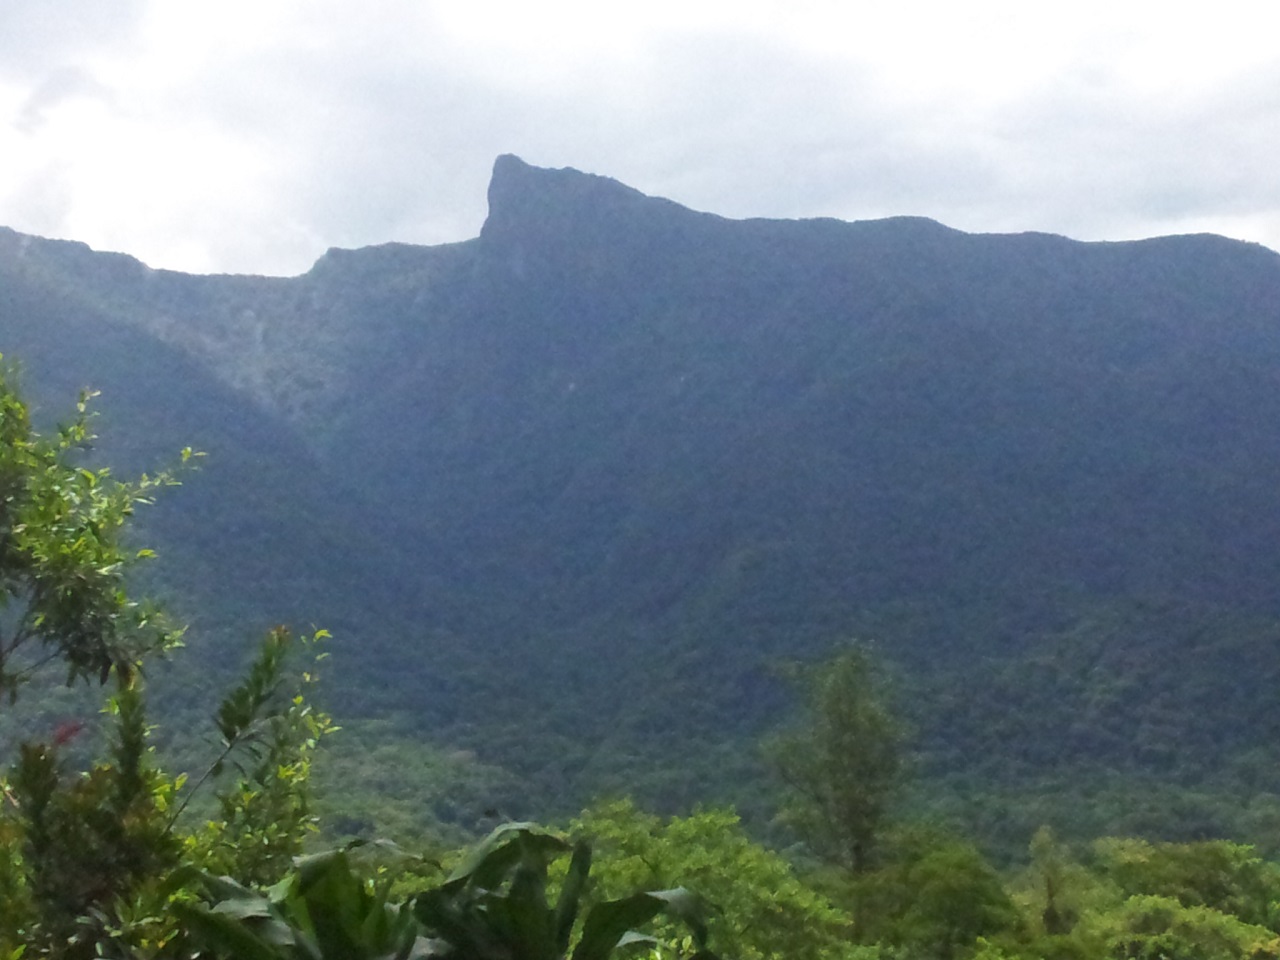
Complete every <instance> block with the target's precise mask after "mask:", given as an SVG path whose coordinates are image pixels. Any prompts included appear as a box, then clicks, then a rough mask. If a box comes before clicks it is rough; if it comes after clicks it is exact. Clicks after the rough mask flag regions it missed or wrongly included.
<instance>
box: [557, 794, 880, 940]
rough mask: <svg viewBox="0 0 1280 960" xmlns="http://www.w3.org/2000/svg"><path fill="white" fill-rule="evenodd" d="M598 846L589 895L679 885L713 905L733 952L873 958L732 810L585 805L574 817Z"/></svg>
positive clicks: (841, 915) (840, 917)
mask: <svg viewBox="0 0 1280 960" xmlns="http://www.w3.org/2000/svg"><path fill="white" fill-rule="evenodd" d="M572 830H573V832H575V833H581V834H582V835H584V836H586V837H588V838H590V840H591V843H592V845H593V848H594V850H595V853H596V869H595V872H594V878H595V883H596V886H595V889H594V893H593V895H595V896H621V895H622V894H623V893H624V892H625V891H628V890H634V889H636V888H650V887H666V886H671V885H673V884H675V883H677V882H680V883H686V884H688V885H689V886H691V887H693V888H694V889H696V890H697V891H698V892H699V893H700V894H702V895H703V896H705V897H706V898H707V899H708V900H710V901H711V902H712V903H714V904H715V905H716V906H717V907H718V908H719V912H718V913H717V914H716V915H715V916H712V917H711V918H709V919H708V927H709V929H710V931H711V934H712V937H713V939H714V941H715V944H716V946H717V948H718V949H719V950H720V951H721V952H722V953H723V954H724V955H725V956H731V957H736V958H738V960H764V958H767V957H788V958H792V960H819V958H830V960H836V958H841V957H847V958H854V957H862V958H868V960H869V958H872V957H874V956H876V951H875V950H874V949H873V948H867V947H858V946H856V945H854V944H853V943H852V942H851V941H850V935H851V933H852V918H851V917H850V916H849V915H848V914H847V913H845V912H843V911H842V910H840V909H838V908H836V907H835V906H833V905H832V904H831V902H830V901H829V900H828V899H827V898H826V897H824V896H823V895H822V894H820V893H818V892H817V891H816V890H814V889H812V888H810V887H809V886H807V885H806V884H805V883H804V882H803V881H802V880H801V879H800V878H799V877H797V876H796V873H795V871H794V870H793V869H792V867H791V865H790V864H789V863H788V862H787V861H786V860H785V859H784V858H783V857H782V856H780V855H779V854H777V853H775V852H773V851H771V850H769V849H767V848H765V847H763V846H761V845H760V844H758V843H756V842H755V841H753V840H752V839H751V838H750V837H749V836H748V835H747V833H746V831H745V830H744V829H743V828H742V824H741V823H740V822H739V820H738V817H737V815H736V814H735V813H733V811H731V810H699V811H696V812H694V813H693V814H691V815H689V816H687V817H671V818H670V819H666V820H664V819H662V818H659V817H656V816H653V815H652V814H648V813H645V812H643V811H641V810H638V809H636V807H635V805H634V804H633V803H632V802H631V801H630V800H618V801H614V802H611V803H605V804H600V805H597V806H594V807H591V808H589V809H587V810H585V811H583V813H582V815H581V817H580V818H579V819H578V820H575V821H574V823H573V825H572Z"/></svg>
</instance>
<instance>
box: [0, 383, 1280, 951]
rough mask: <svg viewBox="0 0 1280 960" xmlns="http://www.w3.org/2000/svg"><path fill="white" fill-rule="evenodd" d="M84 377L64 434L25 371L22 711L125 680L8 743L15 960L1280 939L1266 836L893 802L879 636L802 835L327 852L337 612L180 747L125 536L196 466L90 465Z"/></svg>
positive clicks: (2, 639) (622, 824)
mask: <svg viewBox="0 0 1280 960" xmlns="http://www.w3.org/2000/svg"><path fill="white" fill-rule="evenodd" d="M85 402H86V401H85V399H84V398H82V400H81V403H80V405H79V408H78V410H77V415H76V417H75V419H74V420H73V421H72V422H71V423H70V424H69V425H67V426H65V427H63V428H61V429H60V430H59V431H58V432H57V433H56V435H52V436H47V437H46V436H42V435H40V434H38V433H37V432H36V431H34V430H33V429H32V427H31V424H30V420H29V416H28V411H27V409H26V406H25V405H24V404H23V402H22V400H21V398H20V397H19V396H18V395H17V394H16V393H15V391H14V389H13V385H12V374H11V373H10V372H8V371H4V372H3V373H0V583H2V589H0V597H3V614H2V616H0V685H2V689H3V692H4V694H5V703H4V707H3V709H4V710H5V711H6V712H7V713H8V714H9V717H8V718H7V719H10V720H12V719H13V718H14V717H15V716H16V717H18V718H21V711H23V710H24V709H25V708H28V707H30V706H31V705H32V702H33V700H38V696H37V689H36V688H38V686H39V684H41V683H42V682H44V681H46V680H47V679H48V678H49V677H50V676H52V677H53V678H54V679H56V680H60V681H65V682H67V683H69V684H86V685H90V686H92V685H96V686H98V687H99V688H101V689H102V690H103V691H104V693H105V695H106V696H105V704H104V709H103V718H102V721H101V724H100V726H101V728H102V729H101V732H100V735H95V733H94V731H93V730H91V729H80V728H78V727H76V726H74V725H69V724H62V725H52V726H50V725H49V724H48V722H47V720H48V718H47V717H45V716H42V715H39V714H37V715H35V716H36V719H34V720H33V721H32V722H31V723H29V724H27V725H26V730H27V731H28V733H29V734H32V735H31V736H29V737H28V739H26V740H24V741H23V742H21V743H19V744H16V745H15V746H13V747H12V748H10V747H6V750H10V749H11V750H12V753H11V755H10V756H7V757H6V758H5V759H6V761H7V763H8V767H7V771H6V773H5V775H4V777H3V781H2V782H0V787H2V789H3V801H2V802H0V905H2V908H0V958H5V960H17V958H19V957H41V956H48V957H67V958H80V957H98V956H107V957H197V956H203V957H236V958H244V957H247V958H262V960H274V958H284V957H290V958H292V957H299V958H301V957H306V958H329V957H343V958H358V957H406V958H408V957H431V956H438V957H458V958H494V960H498V958H515V957H519V958H529V960H556V958H561V957H571V958H573V960H604V958H606V957H608V956H609V955H611V954H612V953H613V952H614V951H615V950H619V949H633V950H642V951H643V950H648V951H650V952H651V953H653V954H655V955H662V956H678V955H688V956H695V957H696V956H708V953H707V945H708V944H710V945H712V946H714V948H715V949H716V950H717V952H718V953H720V954H723V955H725V956H734V957H742V958H764V957H797V958H822V957H832V958H837V957H839V958H855V957H857V958H872V957H886V958H898V957H901V958H914V957H922V958H923V957H941V958H962V957H963V958H982V960H996V958H1016V957H1027V958H1031V957H1055V958H1058V957H1061V958H1091V957H1099V958H1103V957H1105V958H1117V960H1119V958H1148V957H1150V958H1155V957H1168V958H1196V960H1199V958H1205V960H1208V958H1218V957H1239V958H1265V957H1280V867H1277V865H1276V864H1274V863H1271V862H1268V861H1266V860H1264V859H1263V858H1261V857H1260V856H1258V855H1257V854H1256V852H1255V851H1254V850H1253V849H1252V848H1250V847H1247V846H1243V845H1237V844H1232V843H1228V842H1225V841H1205V842H1200V843H1190V844H1153V843H1149V842H1145V841H1141V840H1126V839H1105V840H1100V841H1097V842H1096V843H1095V844H1093V846H1092V847H1091V848H1090V849H1089V850H1087V851H1085V852H1084V853H1081V852H1080V851H1075V850H1072V849H1069V848H1068V847H1066V846H1065V845H1063V844H1060V843H1059V842H1057V841H1056V840H1055V839H1054V837H1053V835H1052V834H1051V833H1050V832H1049V831H1047V830H1042V831H1040V832H1038V833H1037V834H1036V835H1035V837H1034V838H1033V839H1032V841H1031V846H1030V850H1029V856H1028V858H1027V861H1026V864H1025V866H1024V867H1022V868H1021V869H1020V870H1019V871H1017V872H1015V873H1012V874H1008V875H1001V874H1000V873H998V872H997V870H996V869H995V868H994V867H993V866H992V865H991V864H990V863H989V862H988V861H987V860H986V859H985V858H984V856H983V854H982V853H981V851H979V850H978V849H977V848H976V847H975V846H974V845H973V844H972V843H970V842H968V841H967V840H966V839H964V838H963V837H960V836H956V835H953V834H950V833H947V832H945V831H943V830H940V829H937V828H934V827H931V826H930V825H928V824H924V823H912V822H909V821H907V820H904V819H903V818H902V817H900V816H896V815H895V814H896V812H897V811H898V810H900V809H901V805H900V803H899V802H898V799H897V798H898V797H899V795H900V788H901V784H902V780H903V776H904V763H903V760H904V754H903V749H904V747H903V737H902V731H901V728H900V726H899V725H898V723H897V722H896V720H895V719H894V717H893V714H892V712H891V710H890V709H889V707H888V700H887V698H886V695H885V692H884V689H883V684H882V681H881V679H880V674H879V671H878V667H877V665H876V661H875V659H874V657H873V656H872V655H871V654H870V653H869V651H868V650H867V649H866V648H864V647H857V646H854V647H849V648H845V649H842V650H840V651H838V652H837V653H836V654H835V655H834V657H833V658H832V659H831V660H830V661H829V662H828V663H826V664H824V665H823V666H822V667H821V668H819V669H814V670H811V671H806V672H803V673H802V674H801V676H800V680H801V687H802V690H803V691H804V692H805V704H806V712H805V714H804V716H802V717H801V718H800V719H799V720H798V722H797V724H796V726H795V727H794V729H792V730H791V731H789V732H787V733H785V734H783V735H781V736H779V737H778V738H777V739H776V740H775V741H774V743H773V744H772V748H771V750H770V753H771V755H772V756H773V758H774V762H775V764H776V766H777V769H778V771H779V773H780V774H781V776H782V779H783V780H784V782H785V783H786V784H787V785H788V787H789V789H790V799H789V800H788V802H787V805H786V807H785V808H784V809H783V810H782V811H781V817H780V819H781V820H783V821H785V824H786V827H785V830H786V831H787V832H786V833H784V834H783V835H786V836H790V837H791V838H792V840H793V843H794V845H793V846H792V847H791V848H789V849H787V850H786V851H785V853H783V852H778V851H775V850H771V849H769V848H767V847H766V846H764V845H762V844H760V843H759V842H758V841H756V840H755V839H753V838H752V837H751V836H750V835H748V833H747V832H746V831H745V830H744V829H743V827H742V825H741V823H740V822H739V821H738V818H737V817H736V816H735V815H734V814H733V813H732V812H731V811H729V810H722V809H702V810H698V811H695V812H694V813H692V814H690V815H688V816H678V817H672V818H660V817H657V816H654V815H651V814H648V813H646V812H644V811H642V810H640V809H638V808H637V807H636V806H635V805H634V804H633V803H632V802H630V801H628V800H625V799H620V800H616V801H612V802H606V803H600V804H598V805H596V806H594V807H592V808H591V809H588V810H587V811H585V812H584V813H583V814H582V815H581V817H579V818H578V819H577V820H575V821H574V822H573V823H572V824H570V825H569V826H568V827H567V828H566V829H565V830H550V829H544V828H539V827H536V826H534V825H532V824H527V823H508V824H503V825H500V826H499V827H498V828H497V829H495V830H494V831H493V832H492V833H491V834H490V836H489V837H488V838H487V839H486V840H484V841H483V842H481V843H480V844H479V845H478V846H477V847H475V848H473V849H472V850H470V851H469V852H465V853H445V854H441V853H440V852H439V851H435V856H434V857H425V856H421V855H417V854H409V853H406V852H404V851H402V850H399V849H397V848H393V847H390V846H388V845H384V844H379V843H369V842H364V841H355V842H353V843H350V844H348V845H346V846H343V847H338V848H336V849H330V850H327V851H323V852H318V853H310V854H307V853H306V848H307V847H308V845H309V844H310V845H323V843H322V841H321V839H320V835H319V834H318V833H317V829H316V828H317V823H316V816H315V813H314V809H315V808H314V804H313V797H312V791H311V786H310V773H311V764H312V761H313V758H314V757H315V754H316V751H317V749H318V748H319V746H320V744H321V741H322V740H324V739H325V738H326V737H328V736H329V735H330V734H332V733H334V731H335V727H334V725H333V722H332V721H331V719H330V718H329V717H328V716H327V715H325V714H324V713H323V712H322V711H319V710H317V709H315V708H314V707H313V706H312V705H311V703H310V702H309V700H308V698H307V691H308V689H309V687H310V685H311V684H312V683H313V682H314V680H315V677H316V667H315V665H314V663H313V661H314V660H315V659H317V658H318V657H322V656H323V654H320V653H318V646H317V645H318V644H320V643H321V642H322V641H323V640H324V639H325V636H324V634H323V632H319V633H315V634H312V635H310V636H304V637H295V636H293V635H292V634H290V633H289V632H288V631H287V630H284V629H283V628H279V629H276V630H273V631H272V632H270V633H269V634H268V635H267V637H266V638H265V639H264V641H263V642H262V644H261V647H260V649H259V653H258V655H257V657H256V659H255V660H254V661H253V662H252V663H251V664H250V665H249V667H248V669H247V671H246V673H245V675H244V677H243V678H242V679H241V680H240V682H239V683H238V684H236V685H234V686H233V688H232V689H231V691H230V693H228V694H227V695H226V697H225V698H224V699H223V701H222V703H221V705H220V706H219V708H218V710H217V712H216V716H215V717H214V719H213V723H212V726H211V750H210V755H209V757H208V759H207V763H206V765H205V766H204V767H203V768H202V769H200V770H199V771H198V772H197V773H196V774H195V775H194V776H191V777H188V776H186V775H177V776H175V775H171V774H169V773H167V772H165V771H164V770H163V769H161V766H160V764H159V763H158V761H157V759H156V754H155V751H154V748H153V746H152V745H151V741H150V735H151V732H152V728H151V725H150V722H149V718H148V716H147V708H148V706H149V702H148V697H147V691H146V686H145V675H146V674H145V667H146V666H147V665H148V664H149V663H152V662H154V659H155V658H156V657H158V656H161V655H163V654H165V653H166V652H168V651H171V650H173V649H174V648H175V647H176V646H177V645H178V643H179V641H180V637H181V633H180V631H178V630H176V629H174V628H173V627H172V626H170V625H168V624H167V623H166V622H165V620H164V619H163V617H162V616H161V614H160V613H159V612H158V611H156V610H154V609H151V608H149V607H147V606H146V605H144V604H139V603H135V602H134V601H133V600H131V599H130V597H129V594H128V591H127V589H126V585H127V582H128V579H129V573H130V570H131V569H132V568H133V567H134V565H135V564H137V563H140V562H143V561H145V560H147V559H148V558H149V554H148V552H147V551H146V550H136V549H133V548H132V547H129V546H128V545H127V539H126V537H125V534H126V532H127V528H128V525H129V522H130V520H131V518H132V516H133V514H134V511H135V510H136V509H138V508H139V507H140V506H141V505H143V504H146V503H148V502H149V501H150V499H151V497H152V495H153V494H154V492H156V491H157V490H158V489H159V488H161V487H163V486H165V485H168V484H171V483H174V482H176V481H175V478H174V477H173V476H172V475H169V474H162V475H159V476H156V477H142V478H140V479H138V480H136V481H120V480H118V479H116V478H115V477H113V476H112V475H111V474H110V472H109V471H108V470H106V469H103V468H96V469H90V468H88V467H86V466H84V465H83V459H82V456H83V452H84V450H85V448H86V446H87V445H88V444H89V442H90V441H91V440H92V434H91V432H90V430H89V417H88V412H87V409H86V406H85ZM185 458H186V456H184V459H185ZM13 725H14V724H13V723H11V724H10V726H11V727H12V726H13ZM203 793H207V794H208V797H207V798H204V799H201V795H202V794H203ZM683 884H687V885H688V887H689V889H695V890H697V891H698V892H697V894H694V893H691V892H689V889H686V888H685V887H684V886H682V885H683ZM641 926H645V927H646V928H647V930H648V932H647V933H645V934H639V933H636V932H634V930H635V928H637V927H641Z"/></svg>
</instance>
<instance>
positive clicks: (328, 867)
mask: <svg viewBox="0 0 1280 960" xmlns="http://www.w3.org/2000/svg"><path fill="white" fill-rule="evenodd" d="M185 878H189V879H190V880H192V881H193V882H196V883H198V884H199V885H201V886H202V887H203V888H204V891H205V893H206V895H207V896H208V897H209V898H210V899H213V900H215V901H216V903H217V905H216V906H215V907H213V908H209V907H206V906H202V905H199V904H188V903H180V904H177V905H176V906H175V910H176V912H177V914H178V916H179V917H180V918H181V920H182V921H183V923H184V924H186V926H187V927H188V929H189V930H190V932H191V934H192V935H193V936H194V937H195V939H196V941H197V942H198V943H200V944H201V945H202V946H203V947H204V948H205V949H207V950H209V951H211V952H212V953H213V954H214V955H216V956H220V957H229V958H234V960H285V958H290V960H293V958H296V960H365V958H368V960H373V958H386V960H410V958H417V957H425V956H428V955H430V951H429V949H428V948H429V944H428V943H427V942H426V940H425V938H424V937H423V936H422V935H421V928H420V927H419V925H418V923H417V922H416V921H415V920H414V918H413V913H412V910H411V907H410V905H409V904H399V905H397V904H391V903H388V902H387V886H386V885H385V884H383V885H382V886H380V887H379V886H377V885H375V884H374V883H372V882H371V881H369V880H367V879H365V878H363V877H361V876H359V875H358V874H357V873H356V872H355V871H353V869H352V867H351V863H350V858H349V854H348V852H347V851H346V850H335V851H330V852H327V853H322V854H317V855H315V856H311V857H305V858H302V859H301V860H299V861H298V864H297V866H296V868H295V869H293V870H291V871H290V872H289V873H288V874H287V875H286V876H285V877H284V878H283V879H281V880H280V881H279V882H278V883H276V884H275V885H273V886H272V887H270V888H269V889H268V890H266V891H265V892H263V893H259V892H257V891H255V890H253V889H251V888H249V887H246V886H244V885H243V884H240V883H238V882H236V881H234V880H232V879H230V878H228V877H215V876H214V875H212V874H209V873H199V872H196V871H188V872H187V874H186V877H185Z"/></svg>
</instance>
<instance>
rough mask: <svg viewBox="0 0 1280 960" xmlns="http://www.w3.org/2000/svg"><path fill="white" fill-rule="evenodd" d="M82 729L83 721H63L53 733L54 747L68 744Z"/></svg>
mask: <svg viewBox="0 0 1280 960" xmlns="http://www.w3.org/2000/svg"><path fill="white" fill-rule="evenodd" d="M83 729H84V721H83V720H64V721H63V722H62V723H60V724H58V727H57V729H56V730H54V731H53V743H54V746H58V747H61V746H65V745H66V744H67V743H70V742H71V740H72V739H73V738H74V737H75V735H76V734H77V733H79V732H80V731H81V730H83Z"/></svg>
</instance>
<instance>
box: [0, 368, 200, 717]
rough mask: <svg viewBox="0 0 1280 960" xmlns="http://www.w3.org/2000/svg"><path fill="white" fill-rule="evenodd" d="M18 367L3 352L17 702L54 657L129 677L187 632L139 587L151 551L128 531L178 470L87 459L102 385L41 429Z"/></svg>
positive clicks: (8, 579) (10, 653) (0, 677)
mask: <svg viewBox="0 0 1280 960" xmlns="http://www.w3.org/2000/svg"><path fill="white" fill-rule="evenodd" d="M14 379H15V375H14V372H13V370H12V368H10V367H6V366H4V365H3V358H0V611H3V613H4V617H3V620H2V621H0V622H2V623H3V629H2V630H0V695H3V696H5V697H7V698H8V700H9V702H10V703H12V702H13V701H14V700H15V699H16V698H17V696H18V692H19V689H20V688H21V687H22V686H23V685H24V684H25V683H27V682H28V681H30V680H31V679H32V677H33V676H34V675H35V674H36V672H37V671H38V670H39V668H40V667H42V666H45V665H46V664H50V663H57V664H58V665H60V666H61V667H62V668H63V669H65V670H66V680H67V683H68V684H71V683H74V682H75V681H77V680H96V681H98V682H99V683H102V684H105V683H106V682H107V679H108V677H109V676H110V675H111V673H112V671H115V673H116V674H117V675H118V676H119V677H120V678H121V679H122V680H123V681H126V682H127V681H128V679H129V678H130V677H131V676H132V674H133V672H134V670H135V669H136V668H137V664H138V662H139V660H140V659H141V658H142V657H144V656H146V655H147V654H149V653H152V652H155V651H160V650H165V649H169V648H171V647H172V646H174V645H175V644H176V643H177V642H178V639H179V637H180V635H181V632H180V631H178V630H174V629H172V628H170V627H169V626H168V625H166V624H165V622H164V621H163V619H162V618H161V617H159V615H158V614H157V612H156V610H155V609H154V608H152V607H150V606H148V605H146V604H138V603H135V602H133V601H132V600H130V599H129V597H128V595H127V593H126V592H125V578H126V574H127V572H128V570H129V568H130V567H131V566H132V565H133V564H134V563H135V562H136V561H138V560H140V559H143V558H145V557H148V556H150V555H151V553H150V551H148V550H136V551H130V550H129V549H128V548H127V547H126V546H125V544H124V542H123V539H122V534H123V531H124V528H125V525H126V524H127V522H128V521H129V519H130V517H131V516H132V515H133V511H134V508H135V507H136V506H137V505H138V504H142V503H150V502H151V495H152V493H153V492H154V491H155V490H156V489H157V488H158V487H162V486H167V485H171V484H173V483H175V482H176V481H175V480H174V478H173V476H172V475H171V474H169V473H160V474H158V475H156V476H151V477H149V476H147V475H145V474H144V475H143V476H141V477H140V478H139V479H138V480H136V481H132V482H126V481H120V480H116V479H115V478H113V477H112V476H111V473H110V471H109V470H107V469H105V468H100V469H96V470H95V469H89V468H88V467H85V466H82V465H81V461H82V460H83V457H84V454H85V452H86V450H87V449H88V447H89V445H90V444H91V443H92V441H93V440H94V439H95V437H94V435H93V433H92V432H91V431H90V428H89V421H90V415H89V412H88V402H89V399H90V397H91V394H89V393H87V392H86V393H82V394H81V396H80V400H79V402H78V403H77V405H76V417H75V419H73V420H72V421H71V422H70V423H67V424H64V425H62V426H60V427H59V428H58V430H57V432H56V436H54V437H46V436H43V435H41V434H39V433H37V432H36V431H35V430H33V429H32V426H31V420H30V416H29V413H28V410H27V406H26V404H25V403H24V402H23V401H22V400H21V399H20V398H19V396H18V395H17V393H16V392H15V390H14V387H13V381H14ZM190 456H191V453H190V451H189V450H188V451H184V453H183V459H184V460H185V459H187V458H189V457H190Z"/></svg>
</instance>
